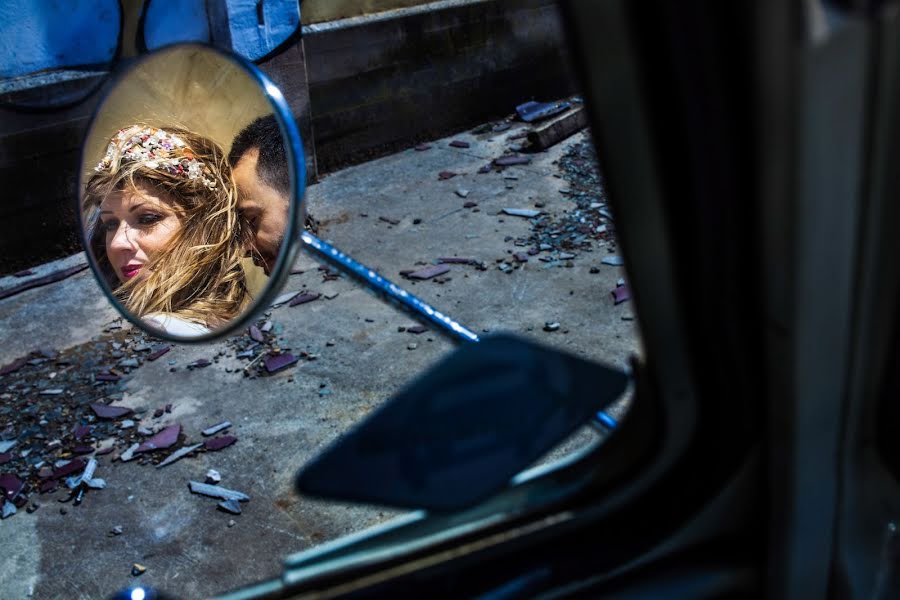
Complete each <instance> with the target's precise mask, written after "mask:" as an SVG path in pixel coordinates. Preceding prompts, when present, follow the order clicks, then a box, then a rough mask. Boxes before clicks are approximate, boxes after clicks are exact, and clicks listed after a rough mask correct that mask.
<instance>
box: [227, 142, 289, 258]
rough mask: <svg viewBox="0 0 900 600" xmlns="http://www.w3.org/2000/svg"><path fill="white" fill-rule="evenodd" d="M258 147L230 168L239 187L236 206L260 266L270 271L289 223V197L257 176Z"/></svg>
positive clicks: (249, 151) (245, 154) (246, 153)
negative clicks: (247, 226) (248, 228)
mask: <svg viewBox="0 0 900 600" xmlns="http://www.w3.org/2000/svg"><path fill="white" fill-rule="evenodd" d="M258 158H259V149H258V148H251V149H250V150H248V151H247V152H245V153H244V155H243V156H241V158H240V160H238V163H237V165H235V167H234V169H233V174H234V181H235V183H236V184H237V187H238V190H239V192H240V193H239V200H238V210H240V211H241V214H243V215H244V217H245V218H246V219H247V221H249V222H250V225H251V227H252V229H253V235H254V239H255V241H256V249H257V251H258V252H259V254H260V255H261V263H262V264H261V266H262V267H263V268H264V269H265V270H266V274H267V275H268V274H270V273H271V272H272V269H273V268H274V267H275V259H276V258H278V250H279V249H280V248H281V243H282V242H283V241H284V232H285V231H287V223H288V206H289V204H288V198H285V197H284V196H283V195H282V194H281V193H280V192H278V191H277V190H276V189H275V188H273V187H271V186H270V185H269V184H267V183H266V182H265V181H263V180H262V179H260V177H259V175H257V173H256V161H257V160H258Z"/></svg>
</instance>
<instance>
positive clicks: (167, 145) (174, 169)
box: [94, 125, 216, 190]
mask: <svg viewBox="0 0 900 600" xmlns="http://www.w3.org/2000/svg"><path fill="white" fill-rule="evenodd" d="M123 162H143V163H145V164H146V165H147V166H148V167H150V168H151V169H159V168H163V169H165V170H166V171H168V172H169V173H171V174H172V175H183V176H185V177H187V178H188V179H200V180H201V181H202V182H203V185H205V186H206V187H208V188H209V189H211V190H212V189H215V187H216V181H215V179H214V178H213V177H212V172H211V171H210V169H209V167H207V166H206V165H204V164H203V163H202V162H200V161H199V160H197V159H196V158H194V156H193V154H192V153H191V150H190V149H189V148H188V147H187V144H185V143H184V141H183V140H182V139H181V138H179V137H178V136H176V135H172V134H171V133H168V132H167V131H164V130H162V129H157V128H156V127H141V126H140V125H132V126H131V127H128V128H126V129H120V130H119V131H118V132H117V133H116V135H115V136H114V137H113V138H112V139H111V140H110V142H109V146H107V148H106V155H105V156H104V157H103V160H101V161H100V163H99V164H98V165H97V166H96V167H95V168H94V170H95V171H107V170H111V169H112V166H113V165H114V164H117V163H119V164H120V163H123Z"/></svg>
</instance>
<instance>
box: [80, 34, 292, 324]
mask: <svg viewBox="0 0 900 600" xmlns="http://www.w3.org/2000/svg"><path fill="white" fill-rule="evenodd" d="M302 148H303V145H302V143H301V141H300V136H299V133H298V132H297V127H296V124H295V123H294V120H293V118H292V116H291V113H290V110H289V108H288V106H287V103H286V102H285V99H284V97H283V96H282V95H281V92H280V91H279V90H278V88H277V87H276V86H275V85H274V84H272V82H271V81H269V79H268V78H267V77H266V76H265V75H264V74H262V73H261V72H260V71H259V69H257V68H256V67H254V66H253V65H252V64H250V63H249V62H247V61H244V60H243V59H240V58H238V57H236V56H233V55H229V54H226V53H223V52H221V51H219V50H215V49H213V48H211V47H207V46H202V45H197V44H181V45H176V46H169V47H166V48H164V49H161V50H158V51H156V52H153V53H151V54H148V55H146V56H144V57H142V58H141V59H140V60H138V61H136V62H134V63H133V64H132V65H130V66H129V68H128V69H127V70H126V71H124V72H123V73H122V74H121V75H119V76H118V78H117V79H116V80H115V81H114V83H113V85H112V86H111V89H110V90H109V92H108V93H107V95H106V97H105V98H104V100H103V101H102V102H101V103H100V104H99V106H98V108H97V111H96V113H95V114H94V117H93V120H92V122H91V125H90V128H89V130H88V135H87V138H86V140H85V143H84V147H83V152H82V164H81V171H80V180H79V195H78V207H77V210H78V213H79V214H80V215H81V217H82V218H81V225H82V227H81V229H82V231H81V233H82V240H83V242H84V244H85V248H86V249H87V255H88V257H89V261H90V264H91V268H92V269H93V271H94V274H95V276H96V277H97V280H98V282H99V283H100V286H101V288H102V289H103V290H104V291H105V293H106V294H107V295H108V297H109V298H110V300H111V301H112V303H113V305H114V306H116V308H117V309H118V310H119V311H120V312H121V313H122V314H123V315H124V316H125V317H126V318H127V319H128V320H129V321H131V322H132V323H134V324H135V325H137V326H139V327H141V328H142V329H144V330H146V331H148V332H150V333H152V334H153V335H155V336H157V337H161V338H165V339H169V340H172V341H177V342H186V341H190V342H206V341H209V340H211V339H215V338H218V337H220V336H223V335H226V334H227V333H229V332H231V331H234V330H235V329H236V328H238V327H240V326H241V325H242V324H244V323H246V322H247V321H248V320H249V319H250V318H251V317H252V316H253V315H254V313H256V312H258V311H259V310H261V309H263V308H264V307H266V306H269V305H270V304H271V301H272V299H273V298H274V296H275V294H277V292H278V290H279V289H280V287H281V284H282V283H283V282H284V279H285V278H286V276H287V274H288V273H289V266H290V265H291V264H292V263H293V259H294V256H295V253H296V250H297V248H298V242H299V232H300V230H301V228H302V225H303V220H304V216H305V215H304V208H303V203H302V199H303V194H304V189H305V184H306V181H305V169H304V168H302V166H301V167H298V165H304V164H305V161H304V158H303V149H302Z"/></svg>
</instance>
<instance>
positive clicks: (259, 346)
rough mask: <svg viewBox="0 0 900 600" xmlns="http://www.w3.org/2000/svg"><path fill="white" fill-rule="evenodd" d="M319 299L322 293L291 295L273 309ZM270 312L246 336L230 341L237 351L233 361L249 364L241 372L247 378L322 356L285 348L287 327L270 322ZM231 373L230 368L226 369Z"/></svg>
mask: <svg viewBox="0 0 900 600" xmlns="http://www.w3.org/2000/svg"><path fill="white" fill-rule="evenodd" d="M319 298H320V294H313V293H309V292H289V293H287V294H282V295H281V296H279V297H278V299H276V301H275V304H274V305H273V306H281V305H286V306H288V307H293V306H299V305H302V304H307V303H309V302H313V301H315V300H318V299H319ZM270 317H271V311H270V312H267V313H265V314H264V315H263V316H262V318H261V319H259V320H257V321H256V323H254V324H253V325H251V326H250V327H248V328H247V331H246V333H244V334H243V335H236V336H233V337H232V338H230V339H229V340H228V345H229V347H230V349H231V350H232V351H233V352H234V358H236V359H238V360H239V361H244V362H246V364H245V365H244V366H243V367H242V368H241V369H239V370H240V371H241V372H242V373H243V375H244V377H250V378H256V377H265V376H268V375H273V374H275V373H279V372H281V371H284V370H286V369H288V368H289V367H291V366H293V365H295V364H297V363H298V362H299V361H300V360H301V359H303V360H306V361H313V360H316V359H317V358H318V357H319V356H318V353H317V352H315V351H310V350H299V351H296V354H294V352H295V351H292V349H291V348H288V347H286V346H283V345H282V342H283V338H282V337H281V334H282V333H284V327H283V326H282V325H281V324H279V323H275V322H274V321H272V320H271V318H270ZM226 371H229V372H230V371H231V369H226Z"/></svg>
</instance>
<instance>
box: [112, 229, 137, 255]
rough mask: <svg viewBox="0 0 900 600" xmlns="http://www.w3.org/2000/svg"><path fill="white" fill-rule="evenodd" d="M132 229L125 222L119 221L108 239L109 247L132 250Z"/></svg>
mask: <svg viewBox="0 0 900 600" xmlns="http://www.w3.org/2000/svg"><path fill="white" fill-rule="evenodd" d="M133 233H134V232H133V231H132V230H131V227H129V226H128V224H127V223H120V224H119V226H118V227H117V228H116V231H115V233H113V236H112V239H111V240H109V249H110V250H118V251H120V252H121V251H126V252H128V251H132V250H134V242H133V241H132V239H131V238H132V235H133Z"/></svg>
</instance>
